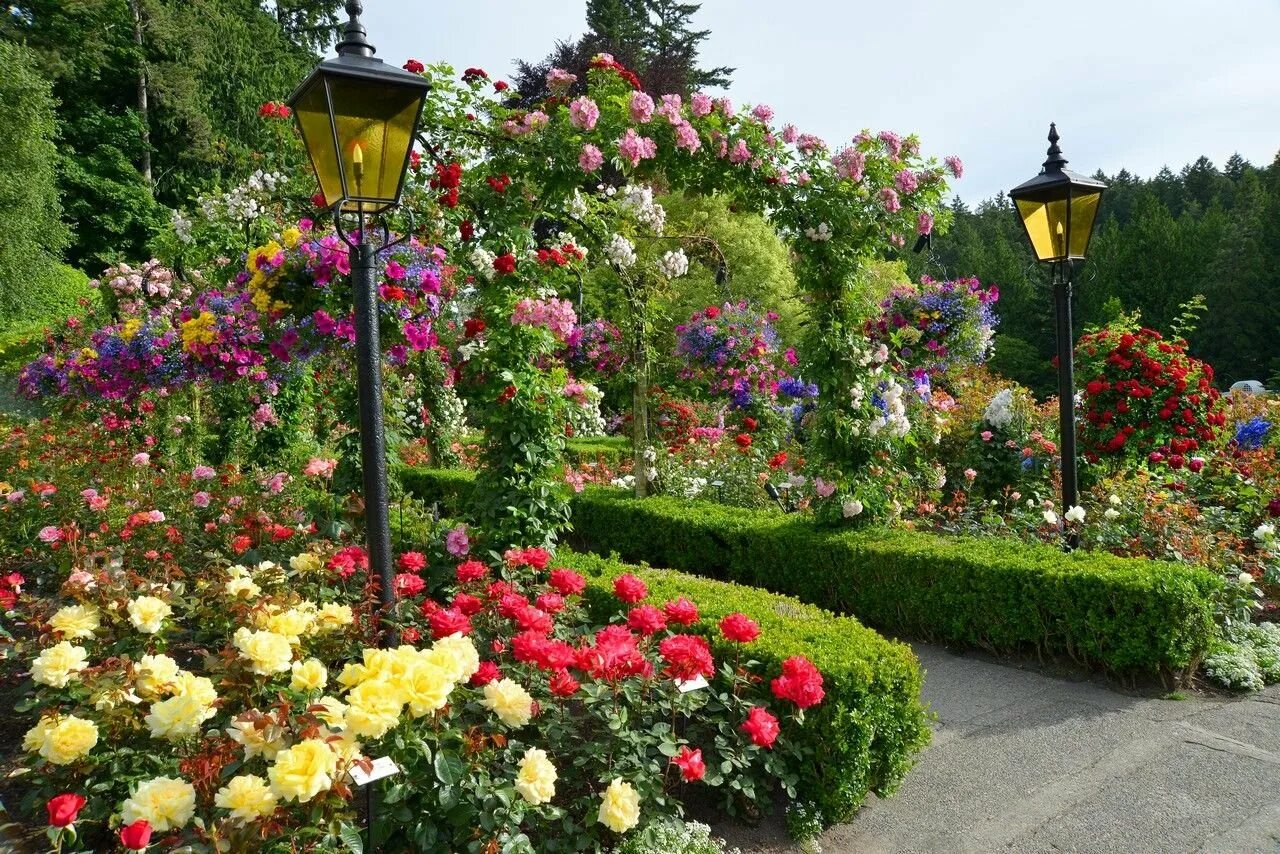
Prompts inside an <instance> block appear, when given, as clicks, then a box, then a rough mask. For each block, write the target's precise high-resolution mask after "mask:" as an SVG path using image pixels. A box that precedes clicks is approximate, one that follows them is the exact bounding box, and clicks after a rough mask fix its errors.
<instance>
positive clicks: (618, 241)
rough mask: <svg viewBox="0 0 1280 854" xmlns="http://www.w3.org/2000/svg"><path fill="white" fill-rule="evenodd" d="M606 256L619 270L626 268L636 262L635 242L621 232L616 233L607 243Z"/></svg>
mask: <svg viewBox="0 0 1280 854" xmlns="http://www.w3.org/2000/svg"><path fill="white" fill-rule="evenodd" d="M604 257H605V258H608V259H609V263H610V264H613V265H614V266H615V267H617V268H618V269H619V270H625V269H627V268H628V267H630V266H632V265H634V264H635V263H636V247H635V244H633V243H632V242H631V241H630V240H627V238H625V237H623V236H622V235H621V234H615V235H614V236H613V237H611V238H609V242H608V243H606V244H605V247H604Z"/></svg>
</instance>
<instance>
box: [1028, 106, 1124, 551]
mask: <svg viewBox="0 0 1280 854" xmlns="http://www.w3.org/2000/svg"><path fill="white" fill-rule="evenodd" d="M1066 165H1067V158H1065V157H1063V156H1062V149H1061V148H1059V147H1058V128H1057V126H1056V125H1054V124H1050V125H1049V151H1048V157H1047V158H1046V159H1045V161H1044V165H1043V166H1042V167H1041V169H1040V174H1039V175H1037V176H1035V177H1034V178H1032V179H1031V180H1029V181H1024V182H1023V183H1021V184H1019V185H1018V186H1017V187H1015V188H1014V189H1012V190H1010V191H1009V198H1011V199H1013V203H1014V205H1016V206H1017V209H1018V216H1019V218H1020V219H1021V220H1022V226H1023V228H1025V229H1026V232H1027V239H1028V240H1030V241H1031V249H1032V251H1033V252H1035V254H1036V260H1038V261H1041V262H1043V263H1046V264H1049V265H1051V266H1052V268H1053V301H1054V313H1055V316H1056V331H1057V335H1056V337H1057V350H1058V419H1059V425H1060V432H1061V434H1062V437H1061V445H1062V448H1061V450H1062V512H1063V513H1064V514H1065V513H1066V512H1067V511H1068V510H1070V509H1071V508H1072V507H1074V506H1076V505H1077V504H1078V503H1079V494H1078V486H1077V482H1076V476H1077V475H1076V413H1075V398H1076V390H1075V376H1074V365H1073V361H1074V360H1073V351H1074V349H1075V334H1074V332H1073V331H1072V328H1071V263H1072V262H1073V261H1077V260H1084V257H1085V252H1086V251H1087V250H1088V248H1089V238H1090V237H1092V236H1093V224H1094V220H1095V219H1096V218H1097V216H1098V204H1099V202H1100V201H1101V200H1102V191H1103V190H1105V189H1106V188H1107V185H1106V184H1104V183H1102V182H1101V181H1096V180H1094V179H1093V178H1087V177H1085V176H1084V175H1080V174H1078V173H1076V172H1072V171H1070V170H1069V169H1066V168H1064V167H1065V166H1066ZM1079 544H1080V538H1079V535H1078V534H1076V533H1075V532H1072V533H1071V534H1069V535H1068V537H1067V545H1068V547H1069V548H1075V547H1076V546H1078V545H1079Z"/></svg>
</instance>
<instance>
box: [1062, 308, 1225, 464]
mask: <svg viewBox="0 0 1280 854" xmlns="http://www.w3.org/2000/svg"><path fill="white" fill-rule="evenodd" d="M1076 360H1077V363H1076V365H1077V366H1076V371H1077V386H1078V387H1080V388H1081V389H1082V390H1083V410H1084V412H1083V415H1084V417H1083V419H1082V420H1081V425H1080V440H1081V443H1082V445H1083V448H1084V452H1085V455H1086V457H1087V458H1088V459H1089V460H1090V461H1093V462H1097V461H1098V460H1100V459H1103V458H1106V457H1116V458H1123V459H1130V460H1132V459H1138V458H1143V457H1145V458H1146V459H1147V461H1148V462H1149V463H1152V464H1158V465H1163V464H1167V465H1169V466H1170V467H1172V468H1175V469H1178V468H1182V467H1183V466H1184V465H1185V466H1189V467H1190V466H1192V464H1193V461H1194V460H1195V459H1196V457H1197V456H1198V452H1199V451H1200V450H1201V448H1202V446H1204V445H1206V444H1207V443H1209V442H1212V441H1213V440H1214V438H1215V437H1216V436H1217V434H1218V428H1220V427H1222V426H1223V425H1224V424H1225V423H1226V414H1225V413H1224V412H1223V411H1222V409H1221V406H1220V404H1219V397H1220V395H1219V392H1218V390H1217V389H1216V388H1214V386H1213V368H1212V367H1211V366H1209V365H1207V364H1205V363H1204V362H1202V361H1200V360H1199V359H1196V358H1194V357H1192V356H1189V355H1187V342H1186V340H1185V339H1181V338H1178V339H1166V338H1165V337H1163V336H1162V335H1161V334H1160V333H1159V332H1156V331H1155V330H1154V329H1147V328H1145V327H1137V326H1136V325H1135V324H1133V323H1131V322H1128V321H1121V322H1118V323H1115V324H1112V325H1111V326H1108V327H1107V328H1105V329H1101V330H1099V331H1097V332H1094V333H1091V334H1087V335H1083V336H1081V338H1080V342H1079V344H1078V345H1077V347H1076Z"/></svg>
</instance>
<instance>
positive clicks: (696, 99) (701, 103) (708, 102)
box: [689, 92, 715, 117]
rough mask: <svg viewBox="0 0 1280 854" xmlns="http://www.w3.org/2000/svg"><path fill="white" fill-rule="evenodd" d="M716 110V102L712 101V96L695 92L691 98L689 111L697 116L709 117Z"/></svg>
mask: <svg viewBox="0 0 1280 854" xmlns="http://www.w3.org/2000/svg"><path fill="white" fill-rule="evenodd" d="M714 108H715V101H714V100H712V98H711V96H710V95H706V94H703V93H702V92H694V93H693V95H692V96H690V98H689V111H690V112H692V113H693V114H694V115H695V116H699V117H701V116H709V115H711V111H712V110H713V109H714Z"/></svg>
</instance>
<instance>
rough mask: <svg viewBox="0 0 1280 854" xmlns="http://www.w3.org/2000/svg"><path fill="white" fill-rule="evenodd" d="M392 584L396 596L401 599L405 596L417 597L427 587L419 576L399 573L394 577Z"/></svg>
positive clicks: (410, 573)
mask: <svg viewBox="0 0 1280 854" xmlns="http://www.w3.org/2000/svg"><path fill="white" fill-rule="evenodd" d="M393 584H394V586H395V591H396V596H399V597H400V598H401V599H403V598H405V597H406V596H417V595H418V594H419V593H421V592H422V591H423V590H425V589H426V587H427V582H425V581H423V580H422V577H421V576H418V575H414V574H413V573H412V572H401V573H399V574H398V575H396V577H395V579H394V581H393Z"/></svg>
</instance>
